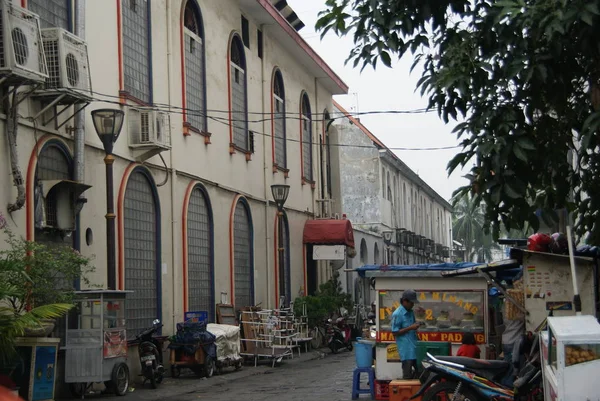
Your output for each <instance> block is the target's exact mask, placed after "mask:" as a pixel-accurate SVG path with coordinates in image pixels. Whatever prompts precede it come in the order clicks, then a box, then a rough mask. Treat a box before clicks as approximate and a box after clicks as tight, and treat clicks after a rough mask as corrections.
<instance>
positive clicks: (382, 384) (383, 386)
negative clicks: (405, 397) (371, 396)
mask: <svg viewBox="0 0 600 401" xmlns="http://www.w3.org/2000/svg"><path fill="white" fill-rule="evenodd" d="M390 382H391V380H375V399H376V400H380V401H382V400H389V399H390Z"/></svg>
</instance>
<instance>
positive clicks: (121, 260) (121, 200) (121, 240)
mask: <svg viewBox="0 0 600 401" xmlns="http://www.w3.org/2000/svg"><path fill="white" fill-rule="evenodd" d="M139 165H140V164H138V163H131V164H129V166H127V168H126V169H125V172H124V173H123V177H122V178H121V185H120V187H119V197H118V199H117V247H118V251H119V256H118V261H117V262H118V263H117V279H118V280H117V288H118V289H119V290H124V289H125V228H124V224H125V222H124V217H125V213H124V212H123V208H124V206H125V190H126V189H127V182H128V181H129V177H130V176H131V172H132V171H133V169H134V168H136V167H137V166H139Z"/></svg>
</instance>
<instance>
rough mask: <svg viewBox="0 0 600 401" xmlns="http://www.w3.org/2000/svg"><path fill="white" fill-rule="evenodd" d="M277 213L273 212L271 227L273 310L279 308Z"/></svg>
mask: <svg viewBox="0 0 600 401" xmlns="http://www.w3.org/2000/svg"><path fill="white" fill-rule="evenodd" d="M278 223H279V212H275V226H274V227H273V233H274V235H273V244H275V249H274V263H273V266H275V291H274V292H273V294H275V309H278V308H279V230H278V228H279V224H278Z"/></svg>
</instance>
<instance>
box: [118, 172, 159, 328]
mask: <svg viewBox="0 0 600 401" xmlns="http://www.w3.org/2000/svg"><path fill="white" fill-rule="evenodd" d="M123 235H124V237H123V241H124V243H123V248H124V262H125V265H124V277H125V282H124V287H125V289H126V290H130V291H133V293H131V294H129V295H128V296H127V329H128V330H130V334H136V333H139V332H140V331H141V330H143V329H145V328H147V327H149V326H150V325H152V321H153V320H154V319H157V318H158V319H161V317H162V316H161V314H162V311H161V303H162V297H161V276H160V249H161V238H160V204H159V199H158V193H157V192H156V185H155V183H154V179H153V178H152V175H151V174H150V172H149V171H148V170H146V169H145V168H143V167H136V168H135V169H134V170H133V171H132V172H131V174H130V176H129V179H128V180H127V187H126V189H125V195H124V198H123Z"/></svg>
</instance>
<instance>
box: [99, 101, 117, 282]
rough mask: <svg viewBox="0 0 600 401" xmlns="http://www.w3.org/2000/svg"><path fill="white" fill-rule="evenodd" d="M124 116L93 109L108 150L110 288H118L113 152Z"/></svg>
mask: <svg viewBox="0 0 600 401" xmlns="http://www.w3.org/2000/svg"><path fill="white" fill-rule="evenodd" d="M123 116H124V113H123V111H122V110H118V109H98V110H94V111H92V121H93V122H94V128H95V129H96V133H97V134H98V138H100V140H101V141H102V145H103V146H104V151H105V152H106V156H105V157H104V164H105V165H106V216H105V217H106V269H107V272H106V274H107V280H106V281H107V282H106V287H107V288H108V289H109V290H115V289H116V288H117V280H116V260H115V259H116V257H115V256H116V255H115V251H116V249H115V248H116V245H115V217H116V216H115V205H114V190H113V163H114V161H115V158H114V156H113V154H112V152H113V145H114V143H115V142H116V141H117V138H118V137H119V134H120V133H121V128H122V127H123Z"/></svg>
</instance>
